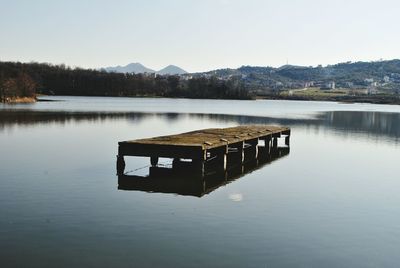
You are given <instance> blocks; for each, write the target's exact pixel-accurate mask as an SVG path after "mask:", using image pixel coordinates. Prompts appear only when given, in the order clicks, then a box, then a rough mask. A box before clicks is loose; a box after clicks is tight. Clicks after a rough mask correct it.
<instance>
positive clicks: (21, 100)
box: [2, 97, 37, 104]
mask: <svg viewBox="0 0 400 268" xmlns="http://www.w3.org/2000/svg"><path fill="white" fill-rule="evenodd" d="M35 102H37V99H36V97H16V98H6V99H5V100H2V103H5V104H23V103H27V104H28V103H35Z"/></svg>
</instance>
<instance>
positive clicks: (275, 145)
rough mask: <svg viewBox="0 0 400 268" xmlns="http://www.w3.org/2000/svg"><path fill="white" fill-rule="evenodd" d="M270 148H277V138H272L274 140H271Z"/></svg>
mask: <svg viewBox="0 0 400 268" xmlns="http://www.w3.org/2000/svg"><path fill="white" fill-rule="evenodd" d="M272 147H273V148H274V149H276V148H278V138H277V137H274V138H273V140H272Z"/></svg>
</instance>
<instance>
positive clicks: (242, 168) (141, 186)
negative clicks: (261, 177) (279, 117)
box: [118, 147, 290, 197]
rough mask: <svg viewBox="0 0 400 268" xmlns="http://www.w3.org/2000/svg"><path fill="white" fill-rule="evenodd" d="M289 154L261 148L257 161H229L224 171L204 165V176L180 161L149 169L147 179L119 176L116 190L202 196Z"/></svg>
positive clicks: (282, 148) (284, 151) (287, 149)
mask: <svg viewBox="0 0 400 268" xmlns="http://www.w3.org/2000/svg"><path fill="white" fill-rule="evenodd" d="M289 152H290V148H289V147H278V148H274V149H272V150H270V151H269V152H268V151H267V150H264V149H262V148H260V151H259V154H258V157H257V158H255V159H252V160H249V161H245V162H243V164H240V163H238V162H237V161H234V160H232V161H229V160H228V166H227V169H226V170H225V171H221V170H220V168H219V167H218V166H217V165H213V164H212V163H210V164H208V165H206V167H205V172H204V174H203V175H198V174H196V173H195V172H194V171H195V168H193V167H192V165H191V163H190V162H188V163H185V162H181V163H180V164H175V165H172V168H165V167H158V166H154V167H149V175H148V176H137V175H126V174H122V175H119V176H118V189H119V190H128V191H144V192H154V193H172V194H177V195H185V196H196V197H202V196H204V195H206V194H209V193H211V192H212V191H214V190H216V189H218V188H219V187H221V186H224V185H226V184H228V183H231V182H233V181H235V180H237V179H240V178H242V177H243V176H245V175H246V174H249V173H251V172H253V171H255V170H258V169H260V168H263V167H265V166H266V165H268V164H270V163H272V162H274V161H276V160H278V159H280V158H282V157H285V156H287V155H288V154H289Z"/></svg>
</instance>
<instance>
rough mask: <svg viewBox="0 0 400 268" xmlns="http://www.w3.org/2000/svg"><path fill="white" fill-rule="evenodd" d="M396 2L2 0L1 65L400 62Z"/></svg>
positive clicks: (399, 6)
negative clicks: (13, 62) (36, 63)
mask: <svg viewBox="0 0 400 268" xmlns="http://www.w3.org/2000/svg"><path fill="white" fill-rule="evenodd" d="M399 14H400V1H398V0H379V1H378V0H377V1H372V0H330V1H324V0H196V1H195V0H164V1H162V0H142V1H138V0H129V1H128V0H126V1H119V0H108V1H102V0H98V1H95V0H79V1H75V0H68V1H57V0H26V1H20V0H12V1H11V0H0V60H1V61H6V60H11V61H24V62H26V61H38V62H51V63H65V64H66V65H69V66H80V67H90V68H98V67H105V66H114V65H125V64H127V63H130V62H141V63H142V64H144V65H146V66H147V67H149V68H153V69H160V68H162V67H165V66H166V65H168V64H175V65H178V66H180V67H182V68H184V69H186V70H187V71H191V72H195V71H206V70H211V69H216V68H224V67H231V68H236V67H239V66H241V65H257V66H280V65H284V64H286V62H287V61H288V62H289V64H294V65H307V66H308V65H317V64H323V65H326V64H331V63H337V62H344V61H358V60H363V61H371V60H379V59H393V58H400V34H399V28H398V27H399V25H400V15H399Z"/></svg>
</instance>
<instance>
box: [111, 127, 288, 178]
mask: <svg viewBox="0 0 400 268" xmlns="http://www.w3.org/2000/svg"><path fill="white" fill-rule="evenodd" d="M282 136H284V138H285V144H286V146H289V139H290V129H289V128H287V127H280V126H268V125H245V126H238V127H230V128H212V129H203V130H196V131H192V132H187V133H182V134H178V135H169V136H161V137H154V138H149V139H139V140H132V141H122V142H119V143H118V144H119V148H118V156H117V174H119V175H121V174H123V173H124V169H125V161H124V156H144V157H150V162H151V165H152V166H156V165H157V163H158V159H159V158H160V157H165V158H172V159H174V161H173V165H179V163H180V161H181V160H182V159H190V160H191V162H192V165H193V170H195V171H196V172H197V171H198V173H200V174H203V173H204V168H205V165H206V164H208V163H210V164H213V165H216V166H218V167H220V168H221V169H223V170H226V166H227V163H228V161H236V162H239V163H243V162H244V161H247V160H249V159H254V158H257V157H258V148H259V147H260V146H262V147H265V148H266V150H267V151H269V150H271V149H273V148H277V146H278V138H281V137H282Z"/></svg>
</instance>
